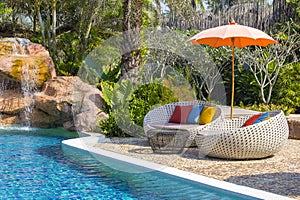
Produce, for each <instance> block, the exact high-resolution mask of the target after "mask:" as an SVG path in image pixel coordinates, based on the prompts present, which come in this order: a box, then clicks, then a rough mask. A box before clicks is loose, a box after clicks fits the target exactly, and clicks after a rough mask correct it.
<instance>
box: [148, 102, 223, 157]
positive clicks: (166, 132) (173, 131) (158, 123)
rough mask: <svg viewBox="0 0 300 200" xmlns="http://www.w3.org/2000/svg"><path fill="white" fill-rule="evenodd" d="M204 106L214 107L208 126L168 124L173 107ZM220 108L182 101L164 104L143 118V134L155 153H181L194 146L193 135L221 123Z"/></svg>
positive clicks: (210, 104)
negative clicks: (214, 110) (185, 148)
mask: <svg viewBox="0 0 300 200" xmlns="http://www.w3.org/2000/svg"><path fill="white" fill-rule="evenodd" d="M176 105H180V106H186V105H193V106H196V105H205V106H213V107H216V108H217V109H216V113H215V115H214V117H213V119H212V121H211V122H210V123H209V124H206V125H199V124H177V125H176V124H175V126H172V125H174V124H172V125H170V123H168V121H169V119H170V116H171V115H172V113H173V111H174V109H175V106H176ZM222 121H223V116H222V111H221V108H220V107H218V106H216V105H215V104H212V103H208V102H202V101H184V102H175V103H171V104H166V105H163V106H161V107H158V108H155V109H152V110H151V111H149V112H148V113H147V114H146V116H145V118H144V124H143V127H144V132H145V134H146V136H147V137H148V141H149V144H150V146H151V148H152V150H153V151H154V152H155V153H181V151H182V150H183V148H184V147H188V146H196V143H195V140H194V138H195V135H196V134H197V133H198V132H199V131H202V130H205V129H207V128H208V127H209V126H211V125H213V124H215V123H222Z"/></svg>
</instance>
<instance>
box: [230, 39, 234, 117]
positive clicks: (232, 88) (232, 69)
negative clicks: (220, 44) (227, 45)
mask: <svg viewBox="0 0 300 200" xmlns="http://www.w3.org/2000/svg"><path fill="white" fill-rule="evenodd" d="M231 41H232V60H231V63H232V66H231V108H230V119H233V102H234V38H231Z"/></svg>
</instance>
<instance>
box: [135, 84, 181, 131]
mask: <svg viewBox="0 0 300 200" xmlns="http://www.w3.org/2000/svg"><path fill="white" fill-rule="evenodd" d="M176 101H178V98H177V97H176V96H174V93H173V92H172V91H171V90H170V89H169V88H167V87H165V86H163V85H161V84H158V83H150V84H146V85H142V86H140V87H139V88H138V89H136V90H135V91H134V92H133V94H132V96H131V100H130V103H129V112H130V117H131V119H132V120H133V121H134V122H135V123H136V124H137V125H139V126H142V125H143V120H144V116H145V115H146V114H147V113H148V112H149V111H150V110H151V109H153V108H155V107H158V106H161V105H164V104H167V103H171V102H176Z"/></svg>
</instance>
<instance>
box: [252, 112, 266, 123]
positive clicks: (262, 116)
mask: <svg viewBox="0 0 300 200" xmlns="http://www.w3.org/2000/svg"><path fill="white" fill-rule="evenodd" d="M267 117H269V113H268V112H265V113H263V114H262V115H261V116H260V117H259V118H257V120H255V122H254V124H256V123H259V122H262V121H263V120H264V119H266V118H267Z"/></svg>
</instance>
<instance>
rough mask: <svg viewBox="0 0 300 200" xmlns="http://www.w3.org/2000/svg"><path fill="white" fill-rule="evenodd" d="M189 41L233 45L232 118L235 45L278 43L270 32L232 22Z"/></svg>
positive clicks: (211, 29)
mask: <svg viewBox="0 0 300 200" xmlns="http://www.w3.org/2000/svg"><path fill="white" fill-rule="evenodd" d="M188 41H190V42H192V44H194V45H196V44H205V45H209V46H212V47H215V48H216V47H220V46H231V47H232V80H231V81H232V89H231V110H230V118H231V119H232V118H233V102H234V47H238V48H243V47H246V46H254V45H257V46H263V47H266V46H268V45H269V44H278V42H277V41H276V40H274V39H273V38H272V37H271V36H269V35H268V34H266V33H264V32H262V31H261V30H258V29H255V28H252V27H248V26H243V25H239V24H237V23H235V22H234V21H232V22H230V23H229V24H228V25H224V26H218V27H215V28H210V29H207V30H204V31H202V32H200V33H198V34H196V35H195V36H193V37H192V38H190V39H189V40H188Z"/></svg>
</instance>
